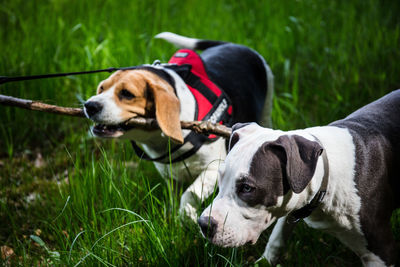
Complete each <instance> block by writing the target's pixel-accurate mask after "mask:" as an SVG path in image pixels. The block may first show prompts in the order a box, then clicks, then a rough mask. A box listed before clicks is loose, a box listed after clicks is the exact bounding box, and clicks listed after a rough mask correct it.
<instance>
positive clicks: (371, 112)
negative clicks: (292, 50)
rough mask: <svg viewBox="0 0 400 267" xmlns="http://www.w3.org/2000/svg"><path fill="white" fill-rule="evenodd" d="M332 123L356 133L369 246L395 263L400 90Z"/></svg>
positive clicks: (363, 222)
mask: <svg viewBox="0 0 400 267" xmlns="http://www.w3.org/2000/svg"><path fill="white" fill-rule="evenodd" d="M330 125H332V126H337V127H342V128H347V129H349V131H350V133H351V135H352V136H353V142H354V144H355V149H356V165H355V182H356V186H357V189H358V194H359V196H360V198H361V210H360V222H361V228H362V231H363V232H364V235H365V237H366V239H367V242H368V249H369V250H371V251H372V252H374V253H375V254H376V255H378V256H379V257H380V258H381V259H382V260H384V261H385V263H386V264H387V265H392V264H394V263H395V259H396V254H397V253H396V252H397V249H396V246H395V242H394V239H393V235H392V232H391V226H390V217H391V214H392V212H393V210H394V209H395V208H398V207H399V206H400V167H399V166H400V90H396V91H393V92H392V93H390V94H387V95H386V96H384V97H382V98H380V99H378V100H376V101H375V102H372V103H371V104H369V105H366V106H364V107H363V108H361V109H359V110H357V111H356V112H354V113H352V114H350V115H349V116H348V117H346V118H345V119H343V120H340V121H336V122H333V123H331V124H330Z"/></svg>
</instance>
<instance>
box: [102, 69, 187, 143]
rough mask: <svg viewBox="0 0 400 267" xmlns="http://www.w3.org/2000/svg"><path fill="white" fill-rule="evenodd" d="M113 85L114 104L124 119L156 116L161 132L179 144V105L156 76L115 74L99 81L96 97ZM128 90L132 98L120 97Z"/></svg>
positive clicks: (181, 137)
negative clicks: (120, 110) (119, 109)
mask: <svg viewBox="0 0 400 267" xmlns="http://www.w3.org/2000/svg"><path fill="white" fill-rule="evenodd" d="M113 86H115V90H114V100H115V103H116V104H117V105H118V106H119V107H120V108H121V109H122V110H123V112H122V114H121V116H122V117H123V118H124V120H128V119H129V118H132V117H136V116H143V117H154V115H155V117H156V119H157V122H158V124H159V126H160V128H161V130H162V131H163V133H164V134H165V135H167V136H169V137H170V138H171V139H172V140H173V141H175V142H177V143H183V136H182V130H181V126H180V120H179V114H180V103H179V99H178V98H177V97H176V95H175V92H174V89H173V88H172V86H171V85H170V84H169V83H168V82H167V81H165V80H163V79H162V78H160V77H159V76H157V75H156V74H154V73H152V72H149V71H146V70H128V71H118V72H116V73H114V74H113V75H111V76H110V77H109V78H107V79H106V80H104V81H102V82H101V83H100V84H99V86H98V88H97V94H101V93H103V92H105V91H107V90H109V89H110V88H111V87H113ZM124 89H125V90H128V91H129V92H130V93H131V94H132V95H134V97H133V98H132V99H126V98H123V97H121V96H120V92H121V91H122V90H124Z"/></svg>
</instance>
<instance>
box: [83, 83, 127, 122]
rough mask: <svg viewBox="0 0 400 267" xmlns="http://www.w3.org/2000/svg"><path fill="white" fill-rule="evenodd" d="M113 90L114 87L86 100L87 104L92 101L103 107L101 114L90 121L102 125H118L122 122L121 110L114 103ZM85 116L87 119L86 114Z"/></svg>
mask: <svg viewBox="0 0 400 267" xmlns="http://www.w3.org/2000/svg"><path fill="white" fill-rule="evenodd" d="M114 90H115V87H112V88H110V89H109V90H107V91H106V92H104V93H102V94H98V95H94V96H92V97H91V98H89V99H88V100H87V102H89V101H93V102H98V103H100V104H101V105H103V108H102V110H101V112H100V113H98V114H95V115H94V116H93V117H91V119H92V120H94V121H96V122H97V123H104V124H118V123H121V122H123V120H122V117H121V113H122V109H121V108H120V107H119V106H118V105H117V103H115V101H114ZM84 110H85V109H84ZM85 113H86V110H85ZM86 116H87V117H89V116H88V115H87V113H86Z"/></svg>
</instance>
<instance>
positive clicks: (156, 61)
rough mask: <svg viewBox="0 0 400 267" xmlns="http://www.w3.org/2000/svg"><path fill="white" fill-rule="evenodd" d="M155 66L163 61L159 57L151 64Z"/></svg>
mask: <svg viewBox="0 0 400 267" xmlns="http://www.w3.org/2000/svg"><path fill="white" fill-rule="evenodd" d="M151 65H153V66H158V65H161V61H160V60H159V59H156V60H154V62H153V64H151Z"/></svg>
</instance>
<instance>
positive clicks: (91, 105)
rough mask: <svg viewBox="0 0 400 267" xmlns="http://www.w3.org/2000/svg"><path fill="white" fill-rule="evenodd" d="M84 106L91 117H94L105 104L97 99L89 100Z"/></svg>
mask: <svg viewBox="0 0 400 267" xmlns="http://www.w3.org/2000/svg"><path fill="white" fill-rule="evenodd" d="M84 106H85V110H86V113H87V114H88V115H89V117H92V116H93V115H94V114H96V113H97V112H99V111H100V110H101V109H102V108H103V105H102V104H100V103H99V102H96V101H87V102H85V105H84Z"/></svg>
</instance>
